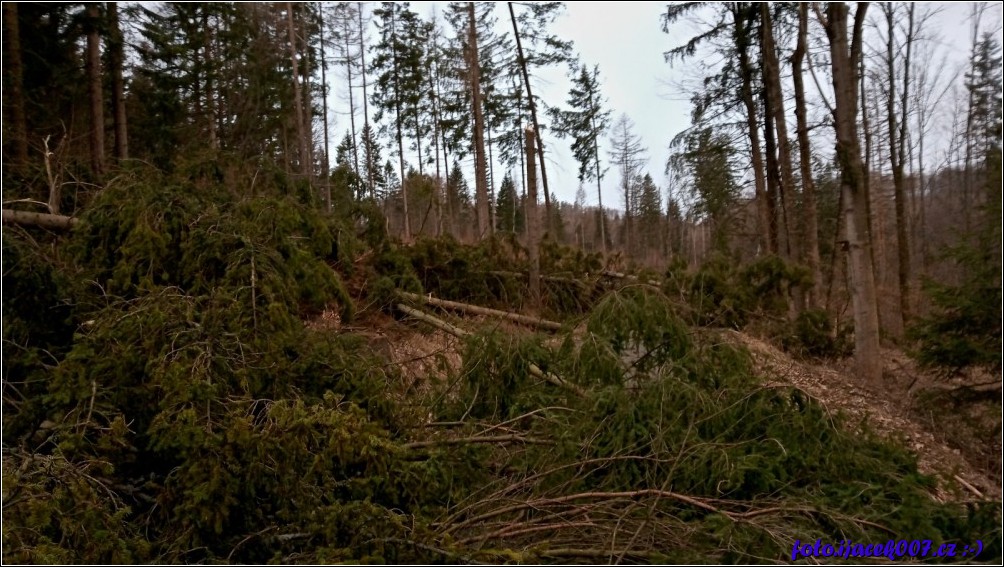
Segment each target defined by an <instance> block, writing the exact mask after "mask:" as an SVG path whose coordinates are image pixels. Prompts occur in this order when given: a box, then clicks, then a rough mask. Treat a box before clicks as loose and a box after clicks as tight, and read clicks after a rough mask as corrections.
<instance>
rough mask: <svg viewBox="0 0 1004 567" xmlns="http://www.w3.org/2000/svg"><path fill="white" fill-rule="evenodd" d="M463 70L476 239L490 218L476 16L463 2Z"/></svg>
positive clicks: (483, 233) (488, 228) (485, 230)
mask: <svg viewBox="0 0 1004 567" xmlns="http://www.w3.org/2000/svg"><path fill="white" fill-rule="evenodd" d="M467 16H468V18H469V21H468V28H467V41H468V43H467V49H468V53H467V70H468V80H469V83H470V87H471V105H472V107H473V108H472V109H471V110H472V111H473V113H474V187H475V200H476V201H477V203H476V205H477V214H478V239H483V238H485V237H487V236H488V235H490V234H491V233H492V225H491V218H490V214H489V211H488V207H489V204H488V180H487V178H486V175H487V169H488V168H487V165H486V163H485V120H484V114H483V112H482V110H483V109H482V108H481V69H480V66H479V65H480V64H479V61H478V56H479V54H478V30H477V17H476V16H475V14H474V2H468V3H467Z"/></svg>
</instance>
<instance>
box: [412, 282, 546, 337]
mask: <svg viewBox="0 0 1004 567" xmlns="http://www.w3.org/2000/svg"><path fill="white" fill-rule="evenodd" d="M398 293H399V294H400V296H401V297H403V298H404V299H407V300H408V301H413V302H415V303H423V304H427V305H435V306H436V307H443V308H445V309H456V310H457V311H464V312H466V313H474V314H476V315H485V316H488V317H502V318H505V319H508V320H510V321H514V322H516V323H521V324H523V325H529V326H531V327H538V328H541V329H547V330H549V331H559V330H561V323H558V322H556V321H548V320H547V319H541V318H539V317H530V316H529V315H520V314H518V313H509V312H508V311H499V310H497V309H489V308H487V307H480V306H477V305H471V304H469V303H459V302H457V301H447V300H445V299H436V298H434V297H432V296H426V295H418V294H415V293H408V292H406V291H401V292H398Z"/></svg>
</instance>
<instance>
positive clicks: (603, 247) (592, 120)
mask: <svg viewBox="0 0 1004 567" xmlns="http://www.w3.org/2000/svg"><path fill="white" fill-rule="evenodd" d="M589 108H593V93H592V91H590V92H589ZM589 125H590V127H591V128H592V129H593V131H594V132H595V131H596V117H595V116H590V117H589ZM598 138H599V136H595V137H593V165H594V166H595V167H596V198H597V199H598V200H599V205H600V251H601V252H602V253H603V256H606V255H607V228H606V224H607V223H606V222H604V217H605V216H606V215H604V214H603V183H602V178H601V175H602V173H601V172H600V142H599V139H598ZM583 245H585V242H583ZM583 247H584V246H583Z"/></svg>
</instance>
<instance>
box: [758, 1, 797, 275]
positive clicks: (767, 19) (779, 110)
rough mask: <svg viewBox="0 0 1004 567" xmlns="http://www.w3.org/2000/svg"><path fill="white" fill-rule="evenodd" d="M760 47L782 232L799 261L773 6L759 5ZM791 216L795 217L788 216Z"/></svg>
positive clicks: (787, 249)
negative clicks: (777, 169)
mask: <svg viewBox="0 0 1004 567" xmlns="http://www.w3.org/2000/svg"><path fill="white" fill-rule="evenodd" d="M760 20H761V24H762V28H761V36H760V39H761V46H762V51H763V62H764V65H763V74H764V88H765V89H766V91H767V98H768V99H770V103H771V104H770V106H771V110H772V111H773V116H767V120H771V119H773V121H774V125H775V127H776V130H775V131H776V132H777V160H778V165H779V166H780V181H781V183H780V186H779V197H780V200H781V218H782V221H783V222H782V230H783V236H784V242H785V244H786V246H785V253H786V256H787V258H788V259H789V260H790V259H793V258H796V257H798V251H797V250H794V248H797V241H793V240H792V238H791V229H790V226H789V219H790V218H792V217H793V216H794V211H792V210H791V209H792V207H791V205H792V204H793V203H794V200H793V198H792V197H793V196H794V191H795V175H794V172H793V168H792V160H791V143H790V141H789V140H788V120H787V117H786V116H785V113H784V97H783V96H782V92H781V71H780V64H779V62H778V58H777V52H776V48H775V45H774V28H773V24H772V22H771V15H770V5H769V4H768V3H766V2H764V3H761V4H760ZM789 212H791V213H792V214H791V215H789Z"/></svg>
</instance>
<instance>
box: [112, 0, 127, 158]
mask: <svg viewBox="0 0 1004 567" xmlns="http://www.w3.org/2000/svg"><path fill="white" fill-rule="evenodd" d="M107 7H108V63H109V67H111V69H110V71H111V75H112V121H113V124H114V129H115V148H114V152H115V159H117V160H119V161H122V160H126V159H129V139H128V129H127V127H126V107H125V81H124V80H123V79H122V62H123V59H124V55H123V52H122V50H123V41H122V29H121V28H120V27H119V11H118V2H108V3H107Z"/></svg>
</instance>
